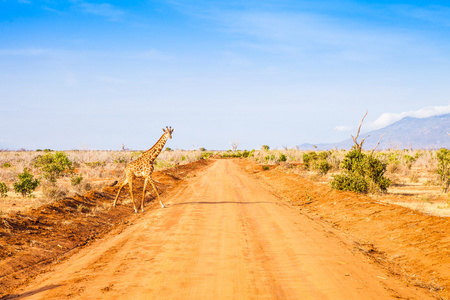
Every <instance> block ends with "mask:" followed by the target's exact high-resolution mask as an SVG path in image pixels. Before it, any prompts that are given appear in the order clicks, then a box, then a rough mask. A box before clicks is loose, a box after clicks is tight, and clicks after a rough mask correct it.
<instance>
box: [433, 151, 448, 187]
mask: <svg viewBox="0 0 450 300" xmlns="http://www.w3.org/2000/svg"><path fill="white" fill-rule="evenodd" d="M436 156H437V159H438V168H437V171H436V172H437V173H438V174H439V180H440V182H441V186H442V191H443V192H444V193H447V192H448V188H449V186H450V150H448V149H445V148H442V149H440V150H439V151H438V152H437V153H436Z"/></svg>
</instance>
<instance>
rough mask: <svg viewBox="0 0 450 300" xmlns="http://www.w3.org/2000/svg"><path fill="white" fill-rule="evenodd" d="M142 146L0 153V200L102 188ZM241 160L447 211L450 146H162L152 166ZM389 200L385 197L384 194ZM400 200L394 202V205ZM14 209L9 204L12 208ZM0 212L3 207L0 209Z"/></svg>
mask: <svg viewBox="0 0 450 300" xmlns="http://www.w3.org/2000/svg"><path fill="white" fill-rule="evenodd" d="M142 152H143V151H96V150H80V151H78V150H72V151H51V150H42V151H1V152H0V201H2V203H11V205H10V206H11V207H10V208H11V209H13V210H18V209H19V207H22V205H24V204H28V207H31V206H38V205H42V204H44V203H48V202H51V201H55V200H58V199H61V198H64V197H70V196H73V195H74V194H75V193H78V194H83V193H86V192H88V191H90V190H101V189H102V188H103V187H104V186H105V185H109V184H112V183H113V182H114V181H116V180H118V181H120V180H122V179H123V171H124V169H125V167H126V165H127V164H128V163H129V162H131V161H133V160H135V159H137V158H138V157H139V156H140V155H141V154H142ZM210 158H223V159H228V158H247V159H250V160H252V161H254V162H256V163H258V164H260V165H261V166H262V167H261V169H262V170H263V171H264V170H271V169H273V168H277V169H279V170H282V171H283V172H288V173H295V174H297V175H299V176H302V177H305V178H308V179H311V180H314V181H317V182H320V183H323V184H327V185H329V186H330V187H332V188H335V189H340V190H349V191H354V192H357V193H369V194H371V195H373V196H375V197H378V198H380V199H381V198H383V197H384V198H385V199H384V200H383V201H385V202H392V203H393V202H395V203H396V204H400V205H402V203H401V201H400V200H398V199H397V198H396V197H397V196H399V195H409V196H410V198H411V199H412V200H414V201H412V202H409V203H407V204H405V206H406V205H409V206H411V205H413V206H418V207H422V208H423V209H425V207H426V210H427V211H429V210H431V209H433V207H434V209H435V210H436V211H438V212H440V213H441V214H442V213H443V209H449V211H448V214H450V196H448V195H447V193H448V192H449V191H448V190H449V186H450V151H449V150H447V149H441V150H411V149H402V150H400V149H390V150H386V151H380V150H376V151H365V150H363V149H361V152H358V150H357V149H355V148H354V149H353V150H351V151H349V150H339V149H332V150H326V151H325V150H318V149H315V150H309V151H307V150H300V149H297V148H287V147H285V148H284V149H271V148H270V147H269V146H268V145H263V146H262V147H261V148H260V149H250V150H239V149H236V150H235V151H233V150H227V151H211V150H207V149H205V148H200V149H199V150H191V151H185V150H172V149H170V148H166V149H164V150H163V151H162V152H161V154H160V155H159V156H158V158H157V159H156V161H155V164H154V165H155V169H156V170H162V169H168V168H177V167H178V166H179V165H183V164H187V163H191V162H194V161H197V160H200V159H210ZM388 197H390V198H389V199H388ZM397 202H400V203H397ZM13 206H14V207H13ZM0 210H2V208H0Z"/></svg>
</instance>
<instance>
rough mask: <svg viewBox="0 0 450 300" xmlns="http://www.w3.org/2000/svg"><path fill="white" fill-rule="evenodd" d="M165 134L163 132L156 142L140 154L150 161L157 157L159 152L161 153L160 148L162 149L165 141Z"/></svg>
mask: <svg viewBox="0 0 450 300" xmlns="http://www.w3.org/2000/svg"><path fill="white" fill-rule="evenodd" d="M167 138H168V136H167V134H165V133H164V134H163V135H162V136H161V138H160V139H159V140H158V141H157V142H156V144H155V145H154V146H153V147H151V148H150V149H148V150H147V151H145V152H144V153H143V154H142V156H143V157H144V156H145V157H146V158H148V159H150V161H154V160H155V159H156V157H158V155H159V153H161V150H162V149H163V147H164V145H165V144H166V142H167Z"/></svg>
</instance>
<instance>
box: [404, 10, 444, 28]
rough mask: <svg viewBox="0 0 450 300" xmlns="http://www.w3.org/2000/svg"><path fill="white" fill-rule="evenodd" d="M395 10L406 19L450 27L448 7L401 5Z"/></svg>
mask: <svg viewBox="0 0 450 300" xmlns="http://www.w3.org/2000/svg"><path fill="white" fill-rule="evenodd" d="M397 10H398V11H399V12H400V13H401V14H403V15H406V16H408V17H412V18H415V19H420V20H423V21H427V22H430V23H436V24H439V25H443V26H450V7H446V6H440V5H430V6H428V7H415V6H411V5H402V6H397Z"/></svg>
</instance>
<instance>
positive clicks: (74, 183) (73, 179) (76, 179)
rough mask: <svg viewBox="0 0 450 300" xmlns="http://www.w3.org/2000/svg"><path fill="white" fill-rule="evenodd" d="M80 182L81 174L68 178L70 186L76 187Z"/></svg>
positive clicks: (81, 179)
mask: <svg viewBox="0 0 450 300" xmlns="http://www.w3.org/2000/svg"><path fill="white" fill-rule="evenodd" d="M81 181H83V175H81V174H77V175H73V176H72V177H71V178H70V184H71V185H72V186H77V185H79V184H80V183H81Z"/></svg>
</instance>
